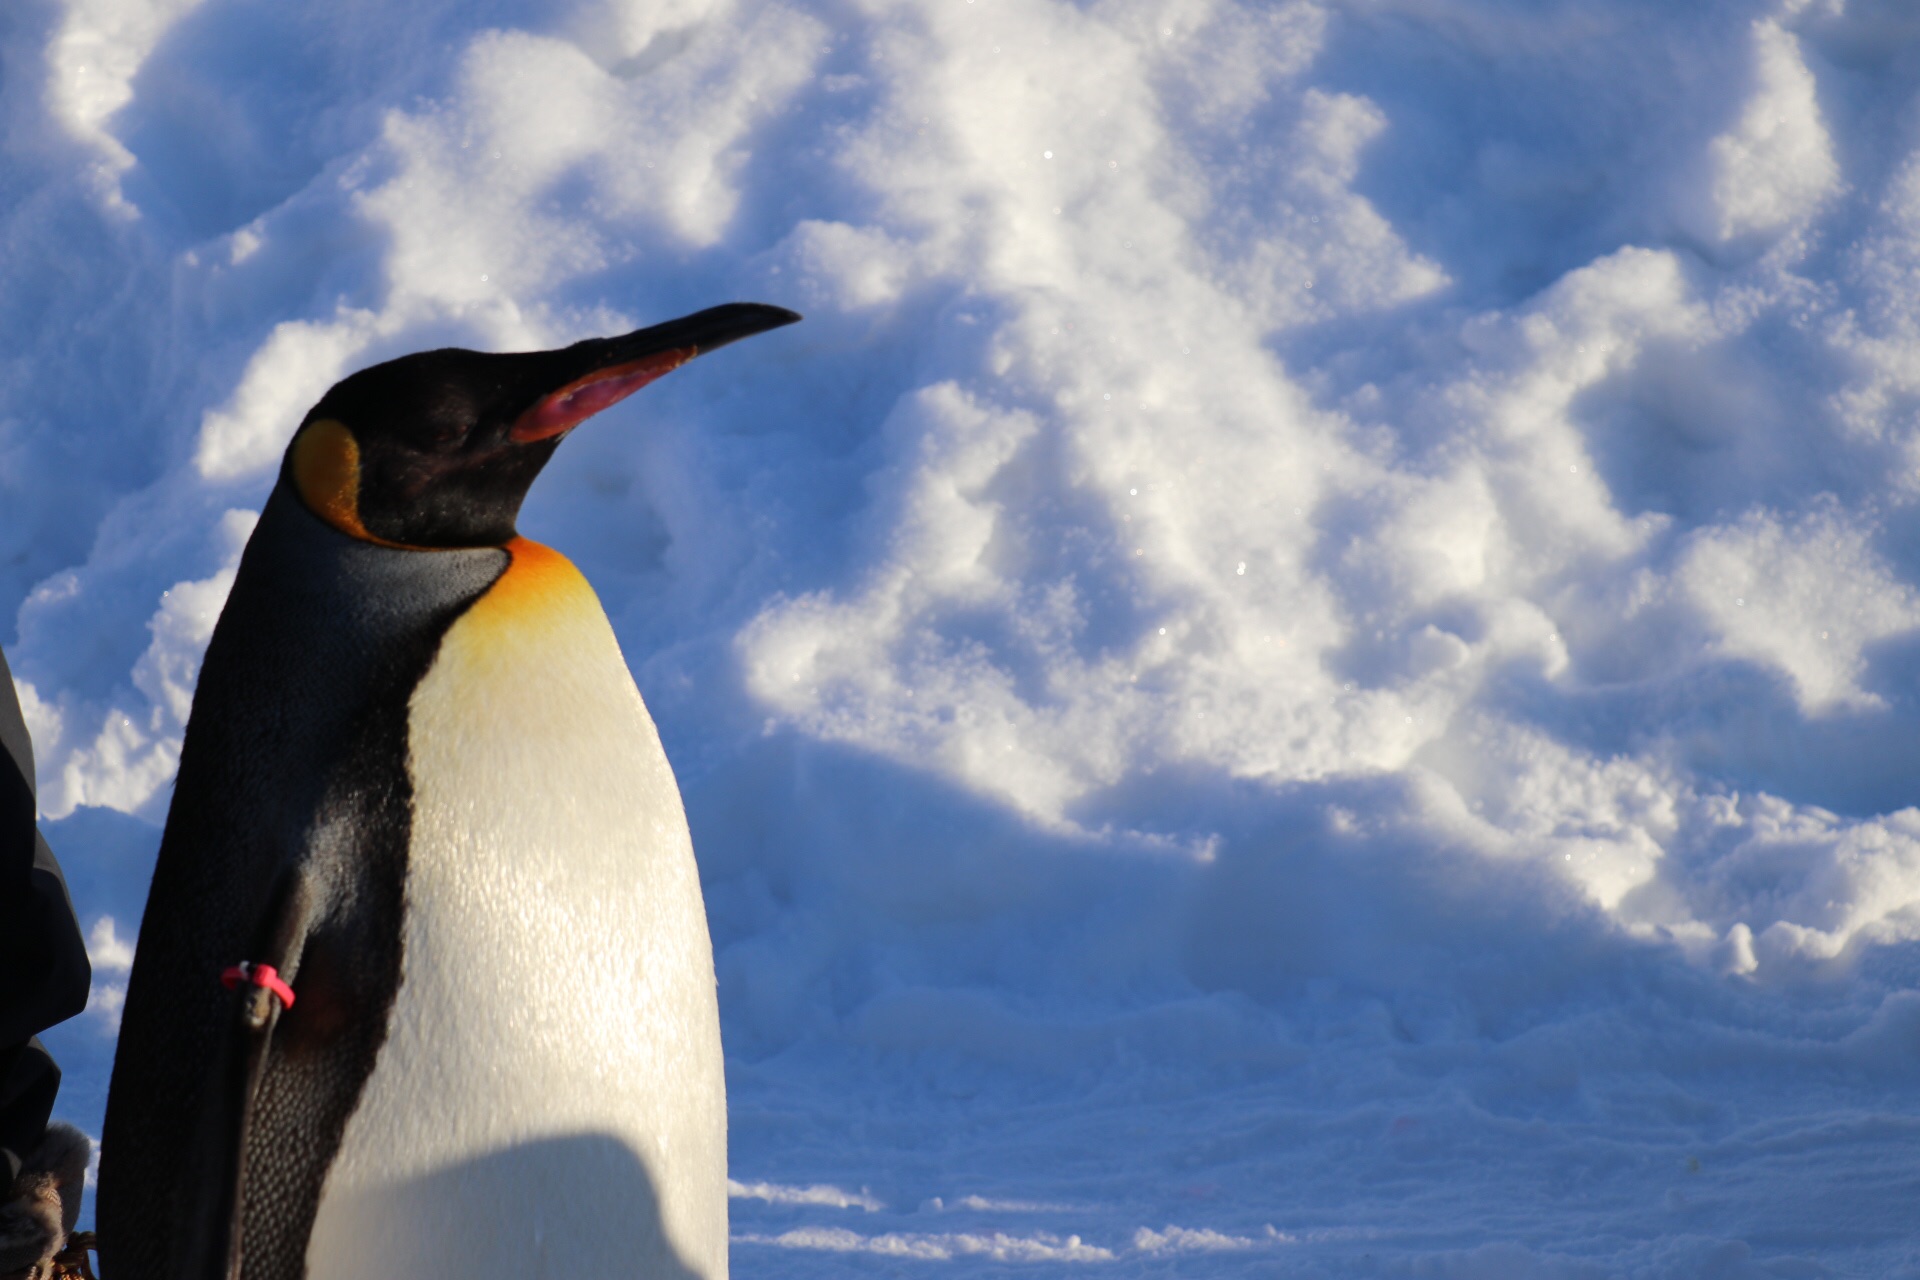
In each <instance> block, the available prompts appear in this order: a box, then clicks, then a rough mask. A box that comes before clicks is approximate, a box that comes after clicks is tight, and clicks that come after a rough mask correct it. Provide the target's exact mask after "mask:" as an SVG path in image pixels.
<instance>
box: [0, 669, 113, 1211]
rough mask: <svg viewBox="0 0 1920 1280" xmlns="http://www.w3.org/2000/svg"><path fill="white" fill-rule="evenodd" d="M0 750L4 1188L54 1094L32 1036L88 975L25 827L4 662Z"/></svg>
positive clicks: (49, 1070) (66, 1008)
mask: <svg viewBox="0 0 1920 1280" xmlns="http://www.w3.org/2000/svg"><path fill="white" fill-rule="evenodd" d="M0 747H4V748H5V751H4V754H0V1187H9V1186H11V1185H12V1184H13V1181H14V1179H15V1178H18V1177H19V1176H20V1169H21V1163H22V1161H23V1160H24V1159H25V1158H26V1155H27V1153H28V1152H30V1151H32V1150H33V1149H34V1148H36V1147H38V1146H39V1145H40V1139H41V1135H42V1134H43V1133H45V1132H46V1128H47V1117H48V1116H50V1115H51V1114H52V1113H53V1095H54V1094H55V1092H57V1091H58V1090H59V1088H60V1068H59V1067H57V1066H55V1065H54V1062H53V1059H52V1058H51V1057H50V1056H48V1054H47V1051H46V1050H45V1049H44V1048H42V1047H41V1045H40V1041H39V1040H37V1039H35V1036H36V1035H37V1034H38V1033H39V1032H42V1031H45V1030H46V1029H47V1028H48V1027H51V1026H53V1025H54V1024H55V1023H56V1022H64V1021H66V1020H67V1019H68V1018H71V1017H72V1016H73V1015H74V1014H76V1013H79V1012H80V1011H81V1010H82V1009H84V1008H86V1006H87V986H88V984H89V983H90V982H91V981H92V978H93V971H92V970H91V969H90V968H89V967H88V965H87V948H86V945H85V944H84V943H83V942H82V941H81V940H80V925H79V922H78V921H76V920H75V919H74V918H73V902H72V900H71V899H69V898H68V896H67V882H66V879H65V878H64V877H63V876H62V875H61V874H60V864H59V863H57V862H55V861H54V859H53V850H51V849H49V848H48V847H47V842H46V840H45V838H43V837H42V836H41V834H40V832H39V830H38V829H37V828H36V827H35V826H34V822H33V819H34V807H35V806H34V792H33V743H32V741H31V740H30V739H29V738H28V737H27V725H26V721H25V720H24V719H23V718H22V717H21V715H20V702H19V700H18V699H17V698H16V697H14V693H13V673H12V672H11V671H9V670H8V669H7V661H6V658H5V656H4V655H0Z"/></svg>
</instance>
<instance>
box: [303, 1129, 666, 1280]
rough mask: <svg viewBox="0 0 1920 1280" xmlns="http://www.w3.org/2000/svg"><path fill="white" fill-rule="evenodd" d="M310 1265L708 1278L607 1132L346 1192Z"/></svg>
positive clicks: (583, 1278)
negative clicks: (677, 1243) (680, 1246)
mask: <svg viewBox="0 0 1920 1280" xmlns="http://www.w3.org/2000/svg"><path fill="white" fill-rule="evenodd" d="M556 1188H566V1189H567V1191H566V1192H565V1193H564V1194H560V1195H556V1194H555V1189H556ZM335 1194H336V1195H337V1194H338V1193H335ZM335 1209H337V1210H338V1211H337V1212H334V1211H333V1210H335ZM308 1259H309V1265H310V1267H311V1270H312V1272H313V1274H314V1275H315V1276H316V1277H331V1276H339V1277H347V1276H353V1277H370V1276H395V1277H404V1276H474V1277H480V1276H509V1275H511V1276H523V1277H527V1278H528V1280H533V1278H534V1277H561V1276H564V1277H567V1280H635V1278H636V1277H644V1280H701V1276H700V1273H699V1272H698V1271H696V1270H694V1269H693V1267H692V1266H690V1265H689V1264H688V1263H687V1262H686V1260H685V1259H683V1258H682V1257H681V1256H680V1254H679V1253H678V1251H677V1250H675V1248H674V1247H673V1243H672V1242H671V1241H670V1240H669V1239H668V1238H667V1234H666V1230H665V1227H664V1225H663V1223H662V1221H661V1217H660V1197H659V1194H658V1192H657V1190H656V1188H655V1186H654V1181H653V1177H652V1175H651V1174H649V1173H648V1172H647V1169H646V1166H645V1165H643V1164H642V1163H641V1162H640V1159H639V1157H638V1156H636V1155H635V1154H634V1153H633V1151H632V1150H631V1149H630V1148H629V1147H628V1146H627V1145H626V1144H625V1143H624V1142H622V1141H621V1140H620V1139H619V1138H616V1137H614V1136H612V1135H610V1134H604V1133H583V1134H576V1135H572V1136H569V1137H564V1138H546V1139H541V1140H539V1141H536V1142H527V1143H522V1144H521V1145H519V1146H516V1147H509V1148H507V1149H506V1150H504V1151H496V1152H492V1153H490V1154H488V1155H484V1156H479V1157H476V1158H474V1159H471V1160H467V1161H464V1162H462V1163H460V1164H455V1165H451V1166H448V1167H447V1168H444V1169H438V1170H435V1171H434V1172H432V1173H429V1174H424V1175H422V1176H420V1177H417V1178H412V1179H408V1180H405V1181H401V1182H396V1183H388V1184H384V1185H381V1186H374V1187H364V1188H360V1189H358V1190H355V1191H352V1192H349V1193H346V1194H345V1195H344V1196H342V1197H341V1198H340V1199H339V1201H338V1202H337V1203H336V1204H333V1205H330V1206H329V1211H328V1212H327V1213H325V1214H323V1216H322V1220H321V1221H320V1222H318V1223H316V1224H315V1229H314V1235H313V1239H312V1242H311V1244H310V1246H309V1251H308ZM321 1259H324V1262H320V1261H319V1260H321ZM316 1263H318V1265H315V1264H316Z"/></svg>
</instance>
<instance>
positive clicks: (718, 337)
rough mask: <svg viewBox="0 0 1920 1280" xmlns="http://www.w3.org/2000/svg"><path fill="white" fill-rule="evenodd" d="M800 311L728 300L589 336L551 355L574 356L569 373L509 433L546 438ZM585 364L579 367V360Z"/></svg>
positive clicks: (526, 440) (521, 438)
mask: <svg viewBox="0 0 1920 1280" xmlns="http://www.w3.org/2000/svg"><path fill="white" fill-rule="evenodd" d="M799 318H800V316H799V315H798V314H797V313H795V312H792V311H788V310H787V309H786V308H785V307H769V306H766V305H764V304H762V303H758V302H730V303H728V304H726V305H725V306H721V307H709V308H708V309H707V310H705V311H696V312H694V313H693V314H692V315H690V316H682V317H681V318H680V319H678V320H669V321H667V322H666V323H665V324H657V325H654V326H653V327H652V328H650V329H638V330H635V331H634V332H633V333H629V334H627V335H626V336H625V337H623V338H594V339H591V340H589V341H587V342H581V343H577V344H575V345H574V346H571V347H568V348H567V349H566V350H565V351H564V352H556V353H555V354H556V355H560V356H567V357H577V359H574V360H568V361H567V362H566V363H567V364H568V365H570V366H571V367H572V370H571V371H574V372H573V377H572V379H571V380H570V381H569V382H567V384H566V385H565V386H563V387H560V388H559V389H558V390H555V391H549V392H547V393H546V394H545V395H543V396H541V397H540V398H539V399H538V400H536V401H534V402H533V405H532V406H531V407H530V408H528V409H527V410H526V412H524V413H522V414H521V415H520V416H519V418H518V419H516V420H515V421H514V424H513V427H512V429H511V430H510V431H509V432H508V435H509V437H510V438H511V439H513V440H514V441H515V442H517V443H520V444H530V443H532V442H533V441H535V440H548V439H551V438H553V437H554V436H557V435H559V434H561V433H562V432H564V431H571V430H572V429H573V428H574V427H576V426H578V425H580V423H582V422H585V421H586V420H587V419H588V418H591V417H592V416H593V415H594V414H596V413H599V412H600V411H601V410H602V409H606V408H609V407H611V406H612V405H616V404H618V403H620V402H621V401H622V400H625V399H626V398H627V397H628V396H630V395H632V394H633V393H634V392H636V391H638V390H639V389H640V388H642V387H644V386H646V385H647V384H648V383H649V382H652V381H653V380H654V379H655V378H658V377H660V376H661V375H662V374H667V373H671V372H672V371H673V370H675V369H678V368H679V367H680V366H681V365H683V364H685V363H686V362H687V361H689V360H691V359H693V358H694V357H695V356H697V355H704V354H706V353H707V352H709V351H713V350H716V349H718V348H720V347H724V346H726V345H727V344H728V343H729V342H738V341H740V339H742V338H751V337H752V336H753V335H754V334H756V333H765V332H766V331H767V330H769V329H778V328H779V327H780V326H781V325H788V324H792V323H793V322H794V321H796V320H798V319H799ZM582 364H584V365H585V366H586V367H585V368H584V369H581V367H580V366H581V365H582Z"/></svg>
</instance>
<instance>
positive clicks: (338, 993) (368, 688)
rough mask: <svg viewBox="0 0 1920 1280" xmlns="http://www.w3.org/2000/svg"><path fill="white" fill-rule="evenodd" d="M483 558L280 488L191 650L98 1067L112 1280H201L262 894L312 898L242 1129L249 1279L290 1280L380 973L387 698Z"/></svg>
mask: <svg viewBox="0 0 1920 1280" xmlns="http://www.w3.org/2000/svg"><path fill="white" fill-rule="evenodd" d="M507 563H508V555H507V553H506V552H504V551H502V550H500V549H498V548H480V549H471V550H442V551H413V550H405V549H399V548H390V547H383V546H379V545H376V544H374V543H370V542H366V541H362V540H359V539H355V538H352V537H349V536H347V535H345V534H343V533H340V532H339V531H337V530H335V529H333V528H331V527H329V526H328V525H326V524H324V523H323V522H322V521H321V520H319V519H318V518H317V517H315V516H314V515H312V514H311V513H310V512H309V511H308V510H307V509H306V508H305V506H304V505H302V503H301V502H300V500H299V499H298V498H297V497H296V496H295V495H294V494H293V493H292V492H291V491H290V489H289V486H288V485H287V483H286V482H285V481H284V480H283V481H282V482H281V484H280V485H279V486H278V487H277V488H276V489H275V491H274V493H273V495H272V497H271V498H270V499H269V501H268V503H267V505H266V509H265V510H264V511H263V513H262V515H261V518H260V523H259V525H258V527H257V528H256V529H255V531H254V534H253V537H252V539H251V540H250V541H249V543H248V545H247V548H246V551H245V553H244V554H243V556H242V557H241V562H240V568H239V571H238V574H237V576H236V578H235V581H234V586H233V590H232V592H231V594H230V595H229V597H228V600H227V604H226V607H225V610H224V611H223V612H222V614H221V616H220V621H219V624H218V625H217V626H216V628H215V630H214V634H213V638H212V641H211V643H210V644H209V645H208V647H207V655H206V660H205V663H204V665H203V667H202V671H201V675H200V681H199V687H198V689H197V691H196V693H195V697H194V705H193V714H192V718H191V721H190V723H189V725H188V728H187V734H186V741H185V744H184V746H183V749H182V753H181V760H180V770H179V776H178V780H177V783H176V786H175V791H174V799H173V805H172V808H171V810H170V812H169V814H168V818H167V826H166V832H165V835H164V837H163V838H162V841H161V847H160V856H159V861H158V864H157V866H156V869H155V872H154V878H153V886H152V890H151V893H150V896H149V898H148V901H147V908H146V914H145V917H144V919H143V921H142V923H141V931H140V944H139V949H138V952H137V958H136V960H135V963H134V968H133V974H132V978H131V980H130V983H129V986H128V993H127V1003H126V1008H125V1013H124V1019H123V1023H122V1027H121V1032H120V1040H119V1047H118V1050H117V1053H116V1056H115V1060H114V1072H113V1084H112V1090H111V1093H110V1096H109V1099H108V1106H107V1116H106V1127H105V1132H104V1134H103V1143H102V1150H103V1157H102V1164H101V1172H100V1191H99V1202H98V1216H99V1228H100V1240H101V1252H102V1266H103V1269H104V1270H105V1271H106V1274H108V1275H110V1276H112V1277H114V1280H179V1278H183V1277H188V1276H193V1277H202V1276H211V1275H216V1274H218V1268H219V1264H220V1258H221V1257H222V1256H223V1251H224V1246H225V1239H226V1237H225V1234H224V1233H225V1229H226V1228H225V1222H224V1220H223V1219H222V1214H223V1213H224V1212H225V1209H224V1208H223V1206H225V1205H227V1204H228V1200H227V1198H226V1197H227V1192H228V1190H229V1189H230V1188H228V1187H223V1186H222V1185H221V1182H222V1179H223V1178H225V1179H227V1180H228V1181H229V1182H230V1181H231V1177H232V1149H233V1144H234V1143H235V1142H236V1141H238V1140H239V1119H238V1114H237V1108H238V1105H239V1102H240V1099H241V1094H242V1087H241V1083H240V1080H239V1077H238V1070H239V1068H238V1067H237V1065H236V1062H237V1058H236V1039H237V1037H238V1036H239V1035H240V1034H241V1033H240V1032H239V1031H238V1030H237V1029H236V1018H235V997H234V996H233V995H231V994H230V993H228V992H227V991H225V990H223V988H222V986H221V982H220V975H221V972H222V970H224V969H225V968H227V967H228V966H230V965H233V964H235V963H237V962H239V961H241V960H250V959H256V958H258V957H260V956H262V955H264V954H266V949H267V948H268V947H269V946H270V945H271V943H272V934H273V931H274V929H275V928H276V918H277V913H278V909H279V908H278V906H277V900H276V894H279V893H281V892H282V891H283V887H284V886H285V885H286V884H287V883H288V877H289V874H290V873H298V874H299V875H300V876H302V878H303V879H304V882H305V884H306V886H307V888H308V890H309V891H310V896H311V901H312V903H313V908H312V916H311V922H310V926H309V927H308V929H307V930H306V939H307V940H306V943H305V947H304V953H303V959H302V961H301V964H300V974H299V991H300V995H299V1000H298V1001H297V1004H296V1007H295V1009H293V1010H290V1011H288V1012H287V1013H286V1014H285V1015H284V1016H282V1017H281V1019H280V1021H279V1022H278V1024H277V1026H275V1028H274V1030H273V1051H272V1053H271V1054H270V1055H269V1056H268V1058H267V1066H266V1078H265V1079H264V1080H263V1081H262V1087H261V1088H260V1089H259V1091H258V1098H259V1102H258V1108H257V1110H256V1111H255V1112H254V1113H253V1115H252V1117H251V1119H250V1122H249V1123H248V1126H247V1133H246V1139H245V1143H246V1146H245V1149H246V1166H247V1179H246V1180H247V1187H248V1190H247V1196H246V1209H245V1217H244V1222H245V1225H244V1230H243V1233H242V1240H243V1245H244V1250H243V1251H244V1257H245V1272H244V1274H245V1276H246V1277H248V1280H294V1278H296V1277H298V1276H300V1275H301V1274H302V1273H303V1268H304V1253H305V1249H306V1243H307V1239H308V1235H309V1233H310V1230H311V1227H312V1223H313V1216H314V1210H315V1206H316V1204H317V1202H318V1200H319V1193H320V1189H321V1184H322V1182H323V1180H324V1178H325V1176H326V1172H327V1169H328V1166H329V1164H330V1162H331V1160H332V1159H333V1156H334V1153H335V1152H336V1151H337V1150H338V1147H339V1142H340V1136H341V1133H342V1131H343V1130H344V1128H345V1125H346V1122H347V1119H348V1117H349V1115H350V1114H351V1113H352V1111H353V1108H354V1105H355V1103H356V1101H357V1100H358V1098H359V1096H360V1090H361V1087H362V1085H363V1084H364V1083H365V1081H366V1079H367V1076H368V1075H369V1073H370V1072H371V1070H372V1067H373V1062H374V1057H375V1054H376V1053H377V1051H378V1049H379V1047H380V1044H381V1042H382V1040H383V1039H384V1038H385V1035H386V1028H387V1014H388V1011H389V1009H390V1007H391V1005H392V1001H393V998H394V993H395V991H396V989H397V987H398V984H399V977H400V961H401V955H400V946H401V943H400V939H401V936H402V929H401V926H402V920H401V916H402V910H403V906H404V904H403V900H402V893H403V886H404V883H405V874H406V850H407V847H408V839H409V825H410V811H411V799H412V796H411V786H410V783H409V781H408V774H407V740H408V739H407V708H408V701H409V698H410V697H411V695H412V692H413V689H414V687H415V686H416V685H417V684H418V683H419V681H420V679H421V677H422V676H423V675H424V673H425V672H426V670H427V668H428V667H429V665H430V664H431V662H432V660H433V656H434V653H435V651H436V649H437V647H438V645H439V643H440V640H441V637H442V636H443V635H444V634H445V632H446V629H447V628H448V626H449V625H451V623H452V622H453V621H454V620H455V619H456V618H457V617H459V615H460V614H461V613H462V612H464V611H465V609H466V608H467V607H468V606H469V605H470V604H471V603H472V602H473V601H474V600H475V599H476V598H478V597H479V596H480V595H481V594H482V593H484V592H485V591H486V590H487V588H488V587H489V586H490V585H492V583H493V582H494V581H495V580H496V579H497V578H498V577H499V576H500V575H501V573H502V572H504V570H505V568H506V566H507Z"/></svg>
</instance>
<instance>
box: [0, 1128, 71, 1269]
mask: <svg viewBox="0 0 1920 1280" xmlns="http://www.w3.org/2000/svg"><path fill="white" fill-rule="evenodd" d="M92 1155H93V1144H92V1143H91V1142H89V1141H87V1135H86V1134H84V1133H81V1132H80V1131H79V1130H78V1129H76V1128H74V1127H73V1126H72V1125H70V1124H55V1125H49V1126H48V1127H47V1133H46V1136H45V1137H43V1138H41V1139H40V1143H39V1145H38V1146H36V1147H34V1149H33V1150H32V1152H30V1153H29V1154H28V1156H27V1158H26V1159H25V1160H24V1161H22V1162H21V1165H20V1176H19V1177H18V1178H16V1179H15V1180H14V1183H13V1186H12V1188H11V1189H10V1190H9V1191H8V1193H7V1197H6V1199H5V1201H4V1202H0V1277H3V1276H7V1275H10V1274H12V1273H14V1272H19V1271H24V1272H26V1273H27V1274H29V1275H39V1274H42V1273H43V1272H45V1271H46V1269H47V1267H48V1264H49V1263H50V1262H51V1260H52V1258H53V1255H54V1254H56V1253H58V1252H60V1250H61V1248H62V1247H63V1246H64V1245H65V1244H66V1242H67V1233H68V1232H69V1231H72V1230H73V1224H74V1223H75V1222H77V1221H79V1218H80V1196H81V1193H82V1192H83V1191H85V1189H86V1181H87V1161H88V1160H89V1159H90V1158H91V1157H92Z"/></svg>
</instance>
